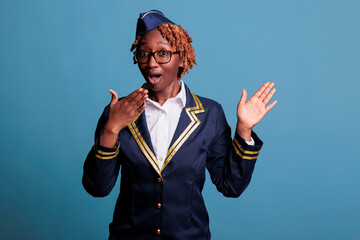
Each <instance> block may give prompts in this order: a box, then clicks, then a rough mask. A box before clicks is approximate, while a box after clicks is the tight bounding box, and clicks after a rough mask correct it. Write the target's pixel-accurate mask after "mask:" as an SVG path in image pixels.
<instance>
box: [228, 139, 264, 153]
mask: <svg viewBox="0 0 360 240" xmlns="http://www.w3.org/2000/svg"><path fill="white" fill-rule="evenodd" d="M233 142H235V144H236V146H237V147H238V148H239V149H240V151H241V152H242V153H244V154H251V155H255V154H258V153H259V152H260V151H248V150H245V149H243V148H242V147H241V145H240V143H239V142H238V140H237V139H236V138H234V141H233Z"/></svg>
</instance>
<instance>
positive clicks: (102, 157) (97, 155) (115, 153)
mask: <svg viewBox="0 0 360 240" xmlns="http://www.w3.org/2000/svg"><path fill="white" fill-rule="evenodd" d="M119 146H120V145H119ZM94 150H95V156H96V157H97V158H99V159H112V158H114V157H116V156H117V155H118V153H119V150H120V148H119V147H118V148H117V149H116V151H115V152H114V153H113V155H112V156H107V157H104V156H100V155H99V154H97V153H96V151H97V150H96V148H95V145H94Z"/></svg>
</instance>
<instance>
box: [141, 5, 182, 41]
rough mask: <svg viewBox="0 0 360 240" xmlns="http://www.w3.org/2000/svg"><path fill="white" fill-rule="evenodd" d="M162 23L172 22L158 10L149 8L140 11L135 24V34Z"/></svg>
mask: <svg viewBox="0 0 360 240" xmlns="http://www.w3.org/2000/svg"><path fill="white" fill-rule="evenodd" d="M164 23H171V24H175V23H173V22H172V21H171V20H170V19H168V18H167V17H165V15H164V14H163V13H162V12H160V11H159V10H150V11H148V12H144V13H140V17H139V19H138V22H137V26H136V35H142V34H145V33H147V32H149V31H150V30H153V29H154V28H156V27H158V26H160V25H161V24H164Z"/></svg>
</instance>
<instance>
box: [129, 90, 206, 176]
mask: <svg viewBox="0 0 360 240" xmlns="http://www.w3.org/2000/svg"><path fill="white" fill-rule="evenodd" d="M185 89H186V106H185V107H184V109H183V110H182V112H181V115H180V119H179V123H178V126H177V128H176V130H175V133H174V136H173V139H172V141H171V144H170V148H169V150H168V153H167V156H166V159H165V162H164V165H163V167H162V169H161V170H160V169H159V166H158V161H157V159H156V156H155V154H154V148H153V146H152V144H151V138H150V134H149V130H148V128H147V124H146V118H145V113H144V112H143V113H142V114H140V116H139V117H138V118H137V119H135V120H134V121H133V122H132V123H130V124H129V125H128V127H129V129H130V131H131V134H132V135H133V137H134V139H135V141H136V143H137V144H138V146H139V148H140V149H141V151H142V153H143V154H144V156H145V157H146V159H147V160H148V161H149V163H150V164H151V166H152V167H153V168H154V170H155V171H156V172H157V173H158V174H159V176H160V177H161V172H162V170H164V168H165V167H166V165H167V164H168V163H169V162H170V161H171V159H172V158H173V157H174V155H175V154H176V152H177V151H178V150H179V148H180V147H181V146H182V145H183V144H184V142H185V141H186V140H187V139H188V138H189V137H190V135H191V134H192V133H193V132H194V131H195V129H196V128H197V127H198V126H199V125H200V123H201V122H200V120H199V119H198V117H197V116H196V114H199V113H203V112H205V110H204V107H203V106H202V104H201V102H200V100H199V99H198V98H197V97H196V96H195V94H193V93H192V92H191V91H190V90H189V89H188V87H187V86H186V85H185Z"/></svg>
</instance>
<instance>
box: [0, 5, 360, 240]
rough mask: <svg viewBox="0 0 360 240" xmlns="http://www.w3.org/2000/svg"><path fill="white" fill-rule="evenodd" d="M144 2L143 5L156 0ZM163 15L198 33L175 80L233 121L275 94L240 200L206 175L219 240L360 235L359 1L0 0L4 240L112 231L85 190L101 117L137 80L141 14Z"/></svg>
mask: <svg viewBox="0 0 360 240" xmlns="http://www.w3.org/2000/svg"><path fill="white" fill-rule="evenodd" d="M150 2H151V3H150ZM150 9H160V10H162V11H163V12H164V13H165V14H166V15H167V16H169V18H170V19H172V20H173V21H175V22H176V23H178V24H181V25H182V26H183V27H184V28H185V29H187V30H188V32H189V34H190V36H191V37H192V38H193V40H194V43H193V46H194V48H195V52H196V55H197V62H198V65H197V66H195V67H194V69H193V70H191V71H190V74H189V75H186V76H185V77H184V78H183V80H184V81H185V82H186V83H187V84H188V86H189V87H190V88H191V90H192V91H193V92H194V93H196V94H198V95H201V96H206V97H209V98H213V99H215V100H217V101H218V102H220V103H221V104H222V105H223V107H224V109H225V112H226V115H227V118H228V122H229V124H230V125H231V126H232V127H233V129H234V127H235V123H236V105H237V102H238V100H239V99H240V94H241V89H242V88H245V89H247V91H248V93H249V95H252V94H253V93H254V92H255V91H256V90H257V88H258V87H260V86H261V85H262V84H263V83H264V82H266V81H275V82H276V88H277V90H278V91H277V93H276V95H275V97H274V98H275V99H278V100H279V103H278V104H277V106H276V107H275V108H274V109H273V110H272V111H271V112H269V114H268V115H267V116H266V117H265V118H264V119H263V120H262V122H261V123H260V124H259V125H258V126H256V127H255V131H256V132H257V133H258V134H259V136H260V137H261V138H262V140H263V141H264V143H265V144H264V147H263V149H262V152H261V154H260V157H259V159H258V162H257V166H256V170H255V172H254V175H253V180H252V183H251V184H250V186H249V188H248V189H247V190H246V191H245V192H244V194H243V195H242V196H241V197H240V198H238V199H227V198H225V197H223V196H222V195H221V194H220V193H218V192H217V191H216V189H215V187H214V186H213V185H212V183H211V181H209V178H208V179H207V183H206V186H205V189H204V197H205V201H206V204H207V207H208V211H209V214H210V224H211V231H212V236H213V239H247V240H258V239H277V240H278V239H286V240H288V239H291V240H292V239H293V240H303V239H314V240H315V239H316V240H318V239H327V240H331V239H336V240H338V239H352V240H355V239H359V238H360V174H359V170H360V154H359V149H358V145H359V133H360V131H359V130H360V129H359V122H360V111H359V104H360V97H359V87H360V84H359V80H360V14H359V12H360V1H355V0H354V1H347V0H345V1H325V0H324V1H320V0H301V1H300V0H299V1H294V0H284V1H280V0H274V1H260V0H259V1H253V0H247V1H229V0H224V1H221V2H220V1H190V0H183V1H176V2H175V1H174V2H170V1H145V0H140V1H130V0H129V1H115V0H107V1H84V0H83V1H80V0H72V1H70V0H62V1H48V0H31V1H30V0H29V1H26V0H23V1H11V0H1V1H0V30H1V39H0V43H1V44H0V66H1V71H0V79H1V87H0V93H1V95H0V107H1V126H0V128H1V129H0V132H1V136H0V137H1V145H0V151H1V161H0V187H1V189H0V190H1V191H0V213H1V219H0V239H59V240H60V239H61V240H63V239H106V238H107V235H108V224H109V223H110V221H111V219H112V213H113V209H114V206H115V201H116V197H117V195H118V192H119V185H118V184H119V183H117V185H116V186H115V188H114V189H113V191H112V193H111V194H110V195H109V196H108V197H106V198H93V197H91V196H90V195H88V194H87V193H86V192H85V190H84V189H83V187H82V185H81V177H82V165H83V161H84V159H85V157H86V154H87V152H88V151H89V149H90V147H91V146H92V144H93V133H94V130H95V126H96V123H97V120H98V117H99V116H100V114H101V112H102V110H103V108H104V106H105V105H106V104H108V102H109V101H110V94H109V93H108V92H107V89H108V88H113V89H115V90H116V91H117V92H118V93H119V95H127V94H128V93H130V92H132V91H133V90H134V89H136V88H138V87H139V86H140V85H141V84H142V82H143V79H142V77H141V74H140V72H139V70H138V69H137V66H136V65H133V63H132V55H131V53H130V51H129V49H130V46H131V44H132V42H133V40H134V36H135V26H136V21H137V17H138V14H139V13H140V12H144V11H147V10H150Z"/></svg>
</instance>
